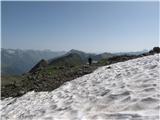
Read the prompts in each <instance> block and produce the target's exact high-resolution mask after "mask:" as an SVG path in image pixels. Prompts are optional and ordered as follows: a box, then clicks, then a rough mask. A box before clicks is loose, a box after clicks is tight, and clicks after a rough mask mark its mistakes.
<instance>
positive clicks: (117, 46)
mask: <svg viewBox="0 0 160 120" xmlns="http://www.w3.org/2000/svg"><path fill="white" fill-rule="evenodd" d="M158 12H159V6H158V2H111V1H103V2H98V1H97V2H89V1H88V2H87V1H85V2H84V1H81V2H76V1H70V2H69V1H68V2H64V1H59V2H58V1H57V2H56V1H48V2H45V1H41V2H33V1H30V2H29V1H28V2H24V1H17V2H13V1H12V2H11V1H5V2H2V3H1V31H2V32H1V35H2V36H1V41H2V47H3V48H13V49H17V48H18V49H36V50H43V49H50V50H53V51H68V50H70V49H77V50H82V51H86V52H95V53H99V52H127V51H140V50H144V49H148V50H150V49H151V48H153V47H154V46H158V44H159V23H158V20H159V13H158Z"/></svg>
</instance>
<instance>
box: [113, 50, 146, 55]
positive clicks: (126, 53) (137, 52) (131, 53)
mask: <svg viewBox="0 0 160 120" xmlns="http://www.w3.org/2000/svg"><path fill="white" fill-rule="evenodd" d="M146 52H149V51H148V50H146V49H145V50H142V51H136V52H117V53H114V54H115V55H140V54H143V53H146Z"/></svg>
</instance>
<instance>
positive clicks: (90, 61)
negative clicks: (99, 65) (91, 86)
mask: <svg viewBox="0 0 160 120" xmlns="http://www.w3.org/2000/svg"><path fill="white" fill-rule="evenodd" d="M88 63H89V65H91V64H92V58H91V57H89V58H88Z"/></svg>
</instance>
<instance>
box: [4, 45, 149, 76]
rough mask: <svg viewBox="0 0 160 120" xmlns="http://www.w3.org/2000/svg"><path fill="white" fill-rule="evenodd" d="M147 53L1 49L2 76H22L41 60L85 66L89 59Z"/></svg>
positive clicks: (50, 62) (57, 63)
mask: <svg viewBox="0 0 160 120" xmlns="http://www.w3.org/2000/svg"><path fill="white" fill-rule="evenodd" d="M144 52H147V51H146V50H145V51H140V52H126V53H122V52H119V53H114V54H112V53H107V52H105V53H102V54H94V53H86V52H83V51H79V50H75V49H72V50H70V51H69V52H65V51H60V52H59V51H58V52H54V51H50V50H41V51H40V50H20V49H4V48H2V49H1V57H2V59H1V67H2V69H1V70H2V71H1V73H2V75H20V74H23V73H26V72H28V71H29V70H31V68H33V67H34V66H35V65H36V64H37V63H38V62H40V60H42V59H44V60H47V62H48V63H49V64H52V65H53V64H54V65H62V64H69V65H71V64H72V65H73V64H84V63H87V61H88V58H89V57H91V58H92V59H93V61H94V62H97V61H100V60H102V59H107V58H111V57H113V56H116V55H123V54H127V55H138V54H142V53H144Z"/></svg>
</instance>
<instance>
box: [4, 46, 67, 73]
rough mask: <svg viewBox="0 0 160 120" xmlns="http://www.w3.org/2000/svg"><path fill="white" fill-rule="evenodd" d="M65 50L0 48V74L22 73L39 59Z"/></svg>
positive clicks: (47, 57) (51, 56)
mask: <svg viewBox="0 0 160 120" xmlns="http://www.w3.org/2000/svg"><path fill="white" fill-rule="evenodd" d="M65 53H66V52H64V51H61V52H53V51H50V50H20V49H4V48H2V49H1V65H2V71H1V73H2V75H6V74H9V75H14V74H23V73H25V72H28V71H29V70H30V69H31V68H32V67H33V66H34V65H35V64H36V63H37V62H39V61H40V60H41V59H46V60H48V59H51V58H55V57H59V56H61V55H64V54H65Z"/></svg>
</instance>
